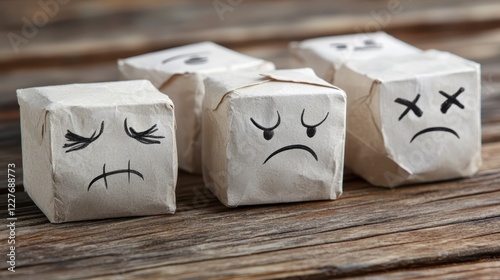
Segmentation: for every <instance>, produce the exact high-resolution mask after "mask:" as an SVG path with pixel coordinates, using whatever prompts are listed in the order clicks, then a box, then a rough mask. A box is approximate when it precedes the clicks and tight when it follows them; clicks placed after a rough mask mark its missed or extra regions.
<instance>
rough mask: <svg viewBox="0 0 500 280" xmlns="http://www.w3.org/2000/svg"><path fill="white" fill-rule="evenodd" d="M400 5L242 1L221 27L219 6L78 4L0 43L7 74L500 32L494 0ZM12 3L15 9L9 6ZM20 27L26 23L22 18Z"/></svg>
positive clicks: (1, 32)
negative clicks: (318, 43) (164, 56)
mask: <svg viewBox="0 0 500 280" xmlns="http://www.w3.org/2000/svg"><path fill="white" fill-rule="evenodd" d="M150 2H151V1H150ZM153 2H154V1H153ZM0 3H1V2H0ZM399 3H400V4H401V6H400V7H399V8H398V9H396V10H397V12H392V14H391V9H389V8H388V2H387V1H385V0H378V1H359V2H352V1H350V0H341V1H335V2H332V1H327V0H318V1H315V2H314V4H310V3H309V2H304V1H298V0H294V1H287V2H286V4H285V2H283V1H276V2H269V1H261V0H260V1H243V2H242V4H240V5H239V6H237V7H235V8H234V9H233V10H231V11H230V12H226V13H225V14H224V18H223V20H221V19H220V18H219V15H218V13H217V11H216V10H215V8H214V6H213V2H212V1H205V2H199V1H188V2H186V3H184V2H182V4H181V2H177V4H176V5H167V4H165V5H164V6H162V5H160V4H155V3H152V4H153V6H151V8H149V9H137V11H135V12H134V11H132V10H133V9H123V10H119V11H118V12H117V13H116V14H110V13H111V10H110V9H107V11H106V10H105V12H103V13H99V12H94V13H93V12H92V11H93V10H92V8H94V9H97V8H98V7H99V6H103V5H105V4H100V3H99V4H98V3H97V2H96V1H93V2H91V3H90V4H88V3H86V2H85V3H80V2H76V1H75V2H70V3H69V4H67V5H65V6H62V7H61V9H60V10H61V14H64V13H69V14H73V16H71V17H64V16H61V17H62V18H61V19H60V20H54V22H53V24H50V23H49V24H47V25H46V26H44V27H41V28H40V29H39V30H38V31H37V32H36V35H33V38H29V40H28V42H27V43H26V44H24V43H23V44H21V45H19V47H18V49H19V51H18V52H17V53H16V52H15V51H14V49H13V47H12V44H11V42H10V41H9V40H8V39H7V35H8V34H9V33H10V32H14V33H16V34H18V35H19V34H21V31H22V30H21V26H17V27H14V26H13V24H9V25H7V26H6V28H4V29H3V30H0V37H2V38H6V40H2V41H0V69H13V68H19V67H24V66H26V65H30V66H31V67H40V66H43V67H44V66H46V65H69V64H75V63H80V62H81V61H94V62H96V61H101V60H103V59H104V58H108V59H116V58H118V57H120V56H121V57H126V56H131V55H135V54H139V53H144V52H149V51H152V50H158V49H163V48H167V47H172V46H176V45H182V44H186V43H191V42H197V41H204V40H210V41H215V42H219V43H223V44H226V45H229V46H231V47H236V46H238V45H244V44H248V43H252V42H253V43H255V42H267V41H283V42H287V41H290V40H296V39H304V38H310V37H317V36H324V35H331V34H342V33H353V32H368V31H374V30H388V31H394V32H397V31H398V30H399V32H401V33H407V32H408V29H409V28H410V29H411V30H413V31H420V32H421V33H422V32H424V33H425V32H429V31H431V30H432V31H433V32H434V33H441V34H443V33H444V34H450V33H451V34H456V33H458V32H462V33H463V32H465V31H467V30H469V32H479V31H481V30H483V29H485V28H486V26H491V25H493V26H495V25H496V26H500V14H499V13H498V11H499V10H500V4H499V3H497V2H496V1H492V0H480V1H474V2H470V1H454V2H452V3H453V5H449V4H450V1H432V0H424V1H418V2H416V1H400V2H399ZM9 4H10V5H12V4H11V3H9V2H7V3H6V5H9ZM114 5H116V3H115V4H114ZM111 6H113V5H111ZM133 6H135V5H133ZM135 7H137V6H135ZM0 10H3V9H0ZM39 10H40V9H39V8H37V7H34V8H33V7H31V8H26V9H25V10H21V12H20V13H17V12H16V13H14V14H16V15H15V16H13V17H14V18H13V19H12V20H14V21H15V19H16V18H18V17H21V18H22V17H23V16H26V17H28V18H30V17H32V16H33V14H35V13H36V11H39ZM66 10H67V11H66ZM80 10H81V11H86V10H91V11H90V12H88V13H87V15H86V16H85V15H84V16H82V17H81V18H78V17H76V16H75V15H76V14H78V13H77V12H78V11H80ZM392 11H393V10H392ZM299 15H300V16H299ZM377 15H378V16H377ZM54 18H58V16H57V15H56V16H55V17H54ZM54 18H53V19H54ZM65 18H66V19H65ZM464 19H466V20H464ZM17 22H18V24H19V25H21V24H22V21H20V19H18V20H17ZM138 23H140V24H138ZM179 23H182V24H179ZM103 26H105V27H106V28H102V27H103ZM68 30H70V32H68ZM34 62H35V63H34Z"/></svg>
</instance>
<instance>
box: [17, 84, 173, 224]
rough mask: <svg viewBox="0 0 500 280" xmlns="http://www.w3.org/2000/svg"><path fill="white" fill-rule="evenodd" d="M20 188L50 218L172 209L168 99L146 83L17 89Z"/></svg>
mask: <svg viewBox="0 0 500 280" xmlns="http://www.w3.org/2000/svg"><path fill="white" fill-rule="evenodd" d="M18 98H19V103H20V105H21V127H22V144H23V167H24V186H25V189H26V191H27V192H28V194H29V195H30V197H31V198H32V199H33V200H34V202H35V203H36V204H37V205H38V207H40V209H41V210H42V211H43V212H44V213H45V215H46V216H47V217H48V218H49V220H50V221H51V222H55V223H59V222H68V221H77V220H88V219H101V218H110V217H123V216H139V215H152V214H162V213H173V212H174V211H175V193H174V192H175V184H176V180H177V155H176V149H175V136H174V129H175V127H174V126H175V125H174V115H173V114H174V113H173V104H172V102H171V101H170V99H169V98H168V97H167V96H165V95H163V94H161V93H160V92H158V90H157V89H156V88H155V87H154V86H153V85H151V83H150V82H148V81H144V80H142V81H130V82H112V83H99V84H74V85H65V86H52V87H41V88H31V89H22V90H19V91H18Z"/></svg>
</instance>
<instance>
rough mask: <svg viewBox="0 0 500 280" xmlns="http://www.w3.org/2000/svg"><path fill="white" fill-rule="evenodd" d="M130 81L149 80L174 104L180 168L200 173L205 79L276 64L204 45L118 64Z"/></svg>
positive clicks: (209, 44)
mask: <svg viewBox="0 0 500 280" xmlns="http://www.w3.org/2000/svg"><path fill="white" fill-rule="evenodd" d="M118 65H119V68H120V71H121V73H122V75H123V76H124V77H125V78H127V79H147V80H150V81H151V82H152V83H153V84H154V85H155V86H156V87H157V88H158V89H160V91H161V92H163V93H165V94H167V95H168V96H169V97H170V98H171V99H172V101H173V102H174V104H175V108H176V110H175V114H176V119H177V125H178V129H177V148H178V154H179V167H180V168H182V169H184V170H185V171H188V172H192V173H201V119H200V117H201V106H202V101H203V96H204V95H205V87H204V84H203V81H204V79H205V78H206V77H207V76H209V75H211V74H214V73H222V72H233V71H269V70H274V64H272V63H271V62H267V61H264V60H261V59H257V58H253V57H249V56H246V55H243V54H240V53H238V52H235V51H232V50H229V49H227V48H224V47H222V46H219V45H217V44H214V43H212V42H202V43H197V44H191V45H186V46H182V47H177V48H172V49H168V50H164V51H159V52H154V53H148V54H144V55H139V56H136V57H131V58H127V59H123V60H119V61H118Z"/></svg>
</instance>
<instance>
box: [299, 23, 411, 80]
mask: <svg viewBox="0 0 500 280" xmlns="http://www.w3.org/2000/svg"><path fill="white" fill-rule="evenodd" d="M420 51H421V50H420V49H417V48H415V47H413V46H411V45H408V44H406V43H404V42H402V41H400V40H398V39H396V38H394V37H392V36H390V35H388V34H386V33H384V32H375V33H359V34H351V35H341V36H330V37H322V38H314V39H309V40H304V41H302V42H292V43H290V52H291V55H292V61H291V63H292V66H293V67H311V68H312V69H314V71H315V72H316V74H318V76H320V77H321V78H322V79H324V80H326V81H328V82H330V83H333V84H336V81H337V78H336V77H335V75H336V72H337V70H338V69H339V68H340V67H341V66H342V65H343V64H344V63H346V62H349V61H357V60H362V61H368V60H370V59H372V58H377V57H380V56H400V55H403V56H404V55H407V54H413V53H417V52H420Z"/></svg>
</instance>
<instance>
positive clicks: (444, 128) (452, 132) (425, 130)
mask: <svg viewBox="0 0 500 280" xmlns="http://www.w3.org/2000/svg"><path fill="white" fill-rule="evenodd" d="M434 131H443V132H449V133H451V134H453V135H455V136H456V137H457V138H458V139H460V136H458V133H457V132H456V131H455V130H453V129H451V128H447V127H443V126H436V127H429V128H426V129H422V130H421V131H419V132H417V133H416V134H415V135H414V136H413V137H412V138H411V140H410V143H411V142H413V140H415V138H417V137H418V136H420V135H422V134H425V133H427V132H434Z"/></svg>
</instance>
